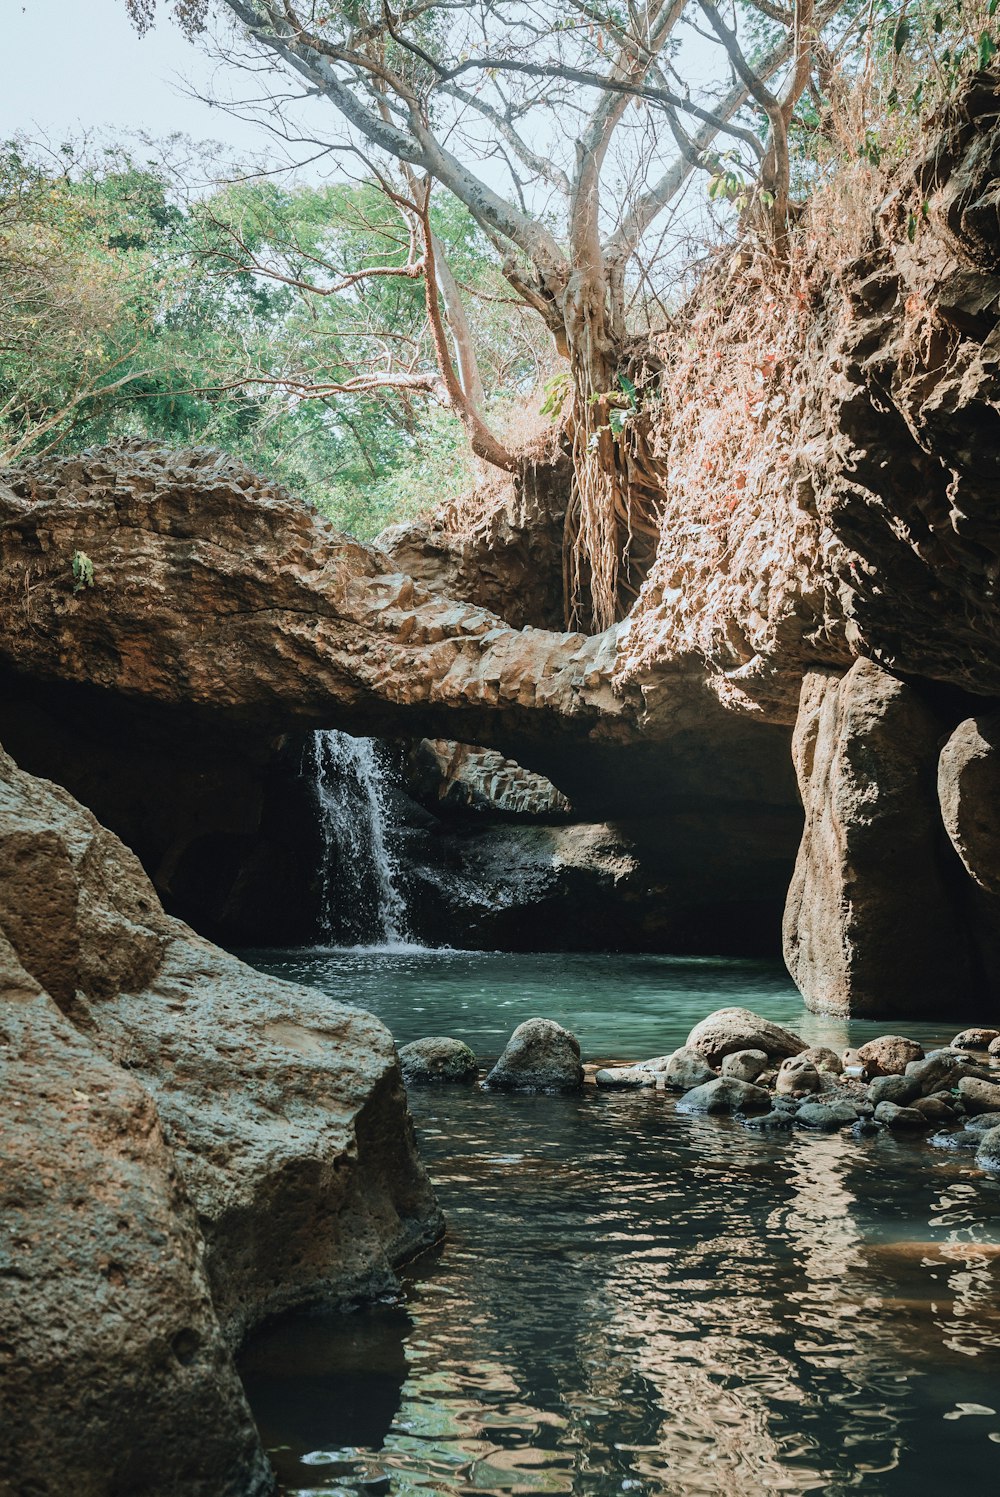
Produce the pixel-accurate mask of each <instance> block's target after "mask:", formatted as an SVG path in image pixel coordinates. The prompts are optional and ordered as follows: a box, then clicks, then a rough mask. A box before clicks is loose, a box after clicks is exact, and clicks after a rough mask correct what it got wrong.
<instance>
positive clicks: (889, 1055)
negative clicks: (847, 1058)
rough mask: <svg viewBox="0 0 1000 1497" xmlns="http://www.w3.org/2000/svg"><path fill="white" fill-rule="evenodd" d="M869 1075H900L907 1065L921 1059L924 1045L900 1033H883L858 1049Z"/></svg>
mask: <svg viewBox="0 0 1000 1497" xmlns="http://www.w3.org/2000/svg"><path fill="white" fill-rule="evenodd" d="M858 1055H859V1056H860V1058H861V1063H862V1065H863V1066H864V1067H865V1068H866V1070H867V1071H868V1074H869V1075H870V1076H902V1075H903V1073H904V1072H905V1070H906V1068H907V1066H908V1065H911V1064H912V1063H913V1062H914V1061H917V1060H923V1058H924V1047H923V1046H922V1045H918V1044H917V1042H916V1040H908V1039H907V1038H906V1036H905V1035H902V1034H883V1035H880V1036H879V1037H878V1039H877V1040H869V1041H868V1043H867V1044H865V1045H862V1046H861V1047H860V1048H859V1050H858Z"/></svg>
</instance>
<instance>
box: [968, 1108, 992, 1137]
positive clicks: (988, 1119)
mask: <svg viewBox="0 0 1000 1497" xmlns="http://www.w3.org/2000/svg"><path fill="white" fill-rule="evenodd" d="M998 1121H1000V1120H998V1119H997V1115H996V1113H995V1112H981V1113H978V1114H977V1115H976V1116H975V1117H967V1118H965V1119H964V1126H965V1129H966V1132H968V1133H974V1134H980V1133H988V1132H989V1131H990V1129H991V1128H996V1127H997V1125H998Z"/></svg>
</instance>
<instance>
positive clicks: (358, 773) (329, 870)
mask: <svg viewBox="0 0 1000 1497" xmlns="http://www.w3.org/2000/svg"><path fill="white" fill-rule="evenodd" d="M305 769H306V773H307V774H309V775H310V777H311V779H312V782H313V788H314V790H315V794H316V800H317V802H318V805H319V811H320V828H321V832H322V837H323V856H322V866H321V869H320V922H319V923H320V935H321V936H322V938H323V939H324V940H326V941H330V942H334V941H338V940H339V941H343V940H345V938H346V939H347V940H348V941H351V942H357V943H360V944H374V945H380V946H389V947H398V946H404V945H406V944H407V943H408V942H409V939H410V938H409V934H408V932H407V928H406V904H405V901H404V899H403V896H402V895H401V893H400V892H399V889H398V888H397V878H398V869H397V867H396V861H395V858H394V856H393V851H392V828H391V826H390V823H389V797H388V794H387V791H388V785H387V780H386V769H385V765H384V764H383V762H382V760H381V758H380V755H379V749H378V745H377V744H376V743H375V741H374V740H373V739H371V738H353V737H352V736H351V734H350V733H340V732H337V731H336V730H335V729H327V730H326V731H324V732H318V733H314V734H313V735H312V737H311V739H310V740H309V743H308V745H307V747H306V758H305Z"/></svg>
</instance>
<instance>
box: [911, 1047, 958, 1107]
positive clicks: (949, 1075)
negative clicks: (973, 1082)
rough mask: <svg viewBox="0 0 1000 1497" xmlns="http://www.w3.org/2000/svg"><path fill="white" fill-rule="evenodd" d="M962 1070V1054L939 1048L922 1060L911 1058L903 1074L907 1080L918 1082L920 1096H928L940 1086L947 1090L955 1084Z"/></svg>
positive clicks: (939, 1088) (938, 1089)
mask: <svg viewBox="0 0 1000 1497" xmlns="http://www.w3.org/2000/svg"><path fill="white" fill-rule="evenodd" d="M964 1070H965V1059H964V1057H963V1056H961V1055H952V1054H951V1053H950V1051H947V1050H940V1051H938V1052H937V1053H936V1054H934V1055H928V1056H926V1057H925V1059H923V1060H911V1061H910V1063H909V1064H908V1065H907V1067H906V1070H905V1072H904V1075H905V1076H906V1078H907V1079H908V1080H910V1079H912V1080H914V1081H916V1082H917V1083H918V1085H919V1087H920V1094H921V1096H924V1097H928V1096H930V1094H931V1092H936V1091H940V1090H941V1089H942V1088H944V1089H945V1090H946V1091H947V1090H949V1089H950V1088H951V1087H953V1086H957V1085H958V1080H959V1077H960V1076H961V1075H962V1074H963V1073H964Z"/></svg>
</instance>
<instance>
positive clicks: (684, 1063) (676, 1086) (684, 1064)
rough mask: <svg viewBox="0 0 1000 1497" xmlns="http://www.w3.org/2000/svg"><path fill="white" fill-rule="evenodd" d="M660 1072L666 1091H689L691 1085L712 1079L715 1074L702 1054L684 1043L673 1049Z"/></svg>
mask: <svg viewBox="0 0 1000 1497" xmlns="http://www.w3.org/2000/svg"><path fill="white" fill-rule="evenodd" d="M660 1074H661V1075H662V1077H663V1084H664V1086H665V1087H666V1089H667V1091H671V1092H687V1091H690V1090H691V1088H692V1087H695V1086H703V1085H704V1084H705V1082H707V1081H714V1080H715V1075H716V1073H715V1072H714V1071H713V1070H712V1067H711V1066H710V1065H709V1064H708V1061H707V1060H706V1059H705V1057H704V1055H702V1054H701V1052H700V1051H698V1050H691V1049H689V1048H688V1047H687V1046H686V1045H682V1046H681V1048H680V1049H679V1050H675V1051H674V1053H673V1055H671V1056H670V1057H669V1058H668V1060H667V1063H666V1065H665V1066H664V1068H663V1070H662V1072H661V1073H660Z"/></svg>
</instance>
